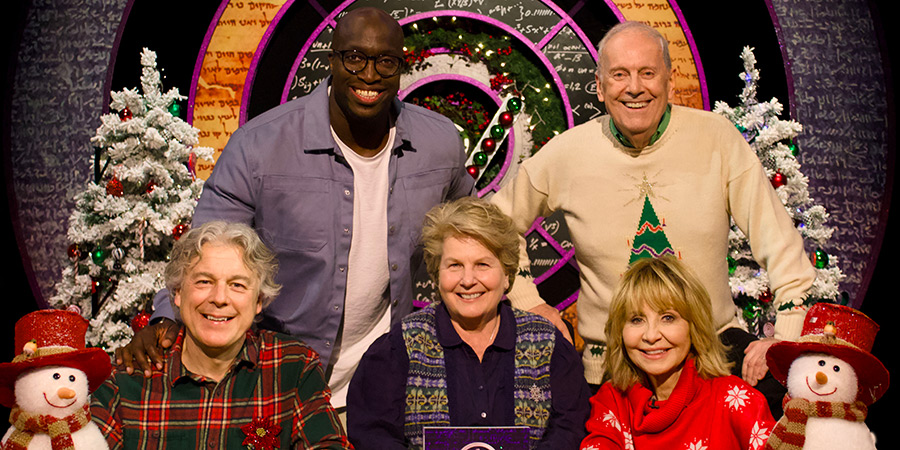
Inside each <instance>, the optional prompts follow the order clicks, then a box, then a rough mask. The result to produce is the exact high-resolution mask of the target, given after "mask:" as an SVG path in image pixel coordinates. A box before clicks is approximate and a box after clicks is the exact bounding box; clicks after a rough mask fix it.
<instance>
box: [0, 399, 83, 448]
mask: <svg viewBox="0 0 900 450" xmlns="http://www.w3.org/2000/svg"><path fill="white" fill-rule="evenodd" d="M90 421H91V410H90V407H89V406H88V405H87V404H85V405H84V407H82V410H81V411H76V412H74V413H73V414H71V415H68V416H66V417H63V418H62V419H59V418H56V417H53V416H49V415H41V414H30V413H27V412H25V411H22V410H21V409H19V406H18V405H16V406H14V407H13V409H12V412H11V413H10V414H9V423H11V424H12V425H13V428H15V430H14V431H13V432H12V434H11V435H9V439H7V440H6V443H5V444H4V445H3V450H26V449H27V448H28V443H29V442H31V438H33V437H34V435H35V434H39V433H43V434H47V435H50V444H51V445H52V447H53V450H75V444H74V443H73V442H72V433H74V432H76V431H78V430H80V429H81V428H82V427H84V426H85V425H87V424H88V423H90Z"/></svg>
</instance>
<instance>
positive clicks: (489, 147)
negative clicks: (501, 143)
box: [481, 138, 497, 153]
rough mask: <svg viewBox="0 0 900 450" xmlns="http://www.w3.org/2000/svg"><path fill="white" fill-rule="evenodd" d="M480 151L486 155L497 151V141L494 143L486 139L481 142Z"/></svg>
mask: <svg viewBox="0 0 900 450" xmlns="http://www.w3.org/2000/svg"><path fill="white" fill-rule="evenodd" d="M481 149H482V150H484V151H485V152H487V153H490V152H492V151H494V150H496V149H497V141H495V140H493V139H491V138H487V139H485V140H483V141H481Z"/></svg>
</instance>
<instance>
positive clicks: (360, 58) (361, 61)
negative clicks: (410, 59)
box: [331, 50, 403, 78]
mask: <svg viewBox="0 0 900 450" xmlns="http://www.w3.org/2000/svg"><path fill="white" fill-rule="evenodd" d="M331 53H332V54H334V55H337V56H340V57H341V63H343V64H344V69H347V72H350V73H352V74H353V75H356V74H358V73H360V72H362V71H363V70H366V66H368V65H369V61H370V60H372V61H375V72H378V75H381V76H382V77H385V78H390V77H392V76H394V75H397V74H398V73H400V69H401V68H402V67H403V60H402V59H400V57H398V56H392V55H378V56H369V55H366V54H365V53H363V52H361V51H359V50H332V51H331Z"/></svg>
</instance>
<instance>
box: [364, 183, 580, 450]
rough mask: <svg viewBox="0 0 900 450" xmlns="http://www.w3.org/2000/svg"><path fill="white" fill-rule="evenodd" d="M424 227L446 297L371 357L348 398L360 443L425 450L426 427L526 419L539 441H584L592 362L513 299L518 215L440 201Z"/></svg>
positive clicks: (558, 444)
mask: <svg viewBox="0 0 900 450" xmlns="http://www.w3.org/2000/svg"><path fill="white" fill-rule="evenodd" d="M422 234H423V237H422V240H423V243H424V253H425V255H424V257H425V264H426V266H427V268H428V273H429V275H430V276H431V278H432V280H433V281H434V282H435V284H436V285H437V287H438V291H439V292H440V296H441V300H442V301H441V302H437V303H435V304H432V305H431V306H428V307H426V308H424V309H422V310H421V311H418V312H416V313H413V314H411V315H409V316H407V317H406V318H404V319H403V320H402V322H401V323H400V324H398V325H397V326H395V327H394V328H393V329H391V331H390V333H388V334H386V335H384V336H382V337H381V338H379V339H378V340H377V341H375V343H374V344H372V346H371V347H370V348H369V350H368V351H367V352H366V354H365V356H363V358H362V361H361V362H360V364H359V367H358V368H357V370H356V374H355V375H354V376H353V380H352V381H351V382H350V390H349V393H348V396H347V429H348V435H349V436H350V439H351V442H352V443H353V445H354V446H355V447H356V448H357V449H363V450H364V449H378V450H389V449H407V448H421V447H422V446H423V439H424V437H423V436H424V433H423V427H425V426H444V427H468V426H479V427H501V426H502V427H506V426H525V427H528V428H527V430H528V433H527V434H528V437H527V438H525V440H527V442H528V443H529V444H530V447H531V448H538V449H554V450H558V449H570V448H577V446H578V443H579V442H580V441H581V439H582V438H584V436H585V434H586V433H585V431H584V422H585V421H586V420H587V416H588V411H589V409H590V407H589V405H588V401H587V398H588V396H589V395H590V393H589V390H588V387H587V382H586V381H585V380H584V375H583V370H584V369H583V366H582V364H581V357H580V356H579V355H578V353H577V352H576V351H575V349H574V347H573V346H572V344H571V343H569V342H568V341H567V340H566V339H565V338H563V337H562V335H561V334H560V332H559V331H558V330H557V329H556V327H554V326H553V325H552V324H551V323H550V322H549V321H547V320H546V319H544V318H542V317H540V316H537V315H534V314H530V313H527V312H524V311H520V310H515V309H513V308H512V307H510V306H509V304H508V303H507V302H502V301H501V300H502V299H503V295H504V294H505V293H506V292H507V291H508V290H509V287H510V286H511V285H512V282H513V280H514V279H515V276H516V272H517V270H518V263H519V248H518V246H519V238H518V234H517V233H516V232H515V229H514V228H513V225H512V221H511V219H510V218H509V217H507V216H506V215H505V214H503V213H502V212H500V210H499V209H497V207H496V206H494V205H492V204H490V203H488V202H486V201H483V200H480V199H477V198H474V197H466V198H461V199H459V200H456V201H453V202H450V203H447V204H444V205H439V206H436V207H435V208H433V209H432V210H431V211H430V212H429V213H428V214H427V215H426V217H425V226H424V228H423V230H422ZM499 434H500V433H494V436H495V437H496V436H497V435H499Z"/></svg>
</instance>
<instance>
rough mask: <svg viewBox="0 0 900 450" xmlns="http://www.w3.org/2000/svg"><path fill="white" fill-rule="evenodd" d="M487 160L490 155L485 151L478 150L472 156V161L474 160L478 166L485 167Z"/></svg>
mask: <svg viewBox="0 0 900 450" xmlns="http://www.w3.org/2000/svg"><path fill="white" fill-rule="evenodd" d="M487 160H488V155H487V153H485V152H478V153H476V154H475V156H473V157H472V162H474V163H475V165H476V166H478V167H483V166H484V165H485V164H487Z"/></svg>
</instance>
